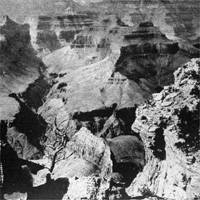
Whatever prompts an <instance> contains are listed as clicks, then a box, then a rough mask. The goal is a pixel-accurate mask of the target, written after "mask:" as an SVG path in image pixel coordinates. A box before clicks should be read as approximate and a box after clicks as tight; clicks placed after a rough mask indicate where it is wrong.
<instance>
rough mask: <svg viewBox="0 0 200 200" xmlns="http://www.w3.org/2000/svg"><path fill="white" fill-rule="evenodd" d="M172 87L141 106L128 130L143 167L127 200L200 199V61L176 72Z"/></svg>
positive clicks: (194, 61) (193, 61) (130, 189)
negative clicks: (150, 199)
mask: <svg viewBox="0 0 200 200" xmlns="http://www.w3.org/2000/svg"><path fill="white" fill-rule="evenodd" d="M174 76H175V83H174V85H171V86H167V87H164V90H163V91H162V92H160V93H157V94H154V95H153V99H152V100H151V102H150V103H149V104H145V105H143V106H140V107H139V108H138V109H137V111H136V120H135V122H134V123H133V125H132V129H133V130H134V131H135V132H138V133H139V134H140V136H141V138H142V141H143V143H144V146H145V151H146V154H145V155H146V162H147V164H146V166H145V167H144V169H143V172H141V173H139V174H138V176H137V177H136V179H135V180H134V181H133V183H132V185H131V186H130V187H129V189H128V193H129V195H131V196H135V195H136V196H138V195H139V196H141V195H143V194H144V193H145V191H147V189H148V191H149V194H150V193H151V194H152V195H156V196H160V197H166V198H169V199H176V200H183V199H185V200H186V199H187V200H189V199H195V197H196V198H197V199H198V198H199V197H200V187H199V183H200V176H199V174H200V171H199V169H200V156H199V155H200V132H199V112H200V110H199V109H200V100H199V94H200V93H199V92H200V87H199V80H200V60H199V59H193V60H192V61H191V62H189V63H187V64H185V65H184V66H183V67H181V68H179V69H178V70H177V71H176V72H175V73H174Z"/></svg>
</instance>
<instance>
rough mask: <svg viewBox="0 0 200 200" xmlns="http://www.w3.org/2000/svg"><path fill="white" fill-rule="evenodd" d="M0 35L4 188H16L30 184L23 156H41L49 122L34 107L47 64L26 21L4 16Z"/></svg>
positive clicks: (43, 88)
mask: <svg viewBox="0 0 200 200" xmlns="http://www.w3.org/2000/svg"><path fill="white" fill-rule="evenodd" d="M0 38H1V40H0V57H1V60H0V102H1V103H0V126H1V130H0V132H1V134H0V135H1V138H0V140H1V150H2V152H1V158H2V159H1V163H0V166H1V169H2V170H1V174H0V176H1V187H2V184H3V191H4V192H5V191H7V192H13V191H15V190H24V189H25V190H26V189H27V187H29V186H30V184H31V183H30V182H31V179H30V178H31V176H30V173H29V172H28V171H27V169H24V168H23V167H22V166H23V165H27V163H28V162H26V160H23V159H31V158H38V157H41V156H42V147H41V144H40V139H41V137H42V136H43V135H44V133H45V129H46V125H47V124H46V122H45V121H44V120H43V119H42V118H41V117H40V116H39V115H38V114H36V112H35V110H37V108H38V107H39V106H40V105H41V101H42V98H43V95H45V92H46V91H47V90H46V89H47V88H48V84H47V81H46V79H45V77H44V75H43V73H44V72H45V65H44V64H43V63H42V61H41V60H40V59H39V58H37V56H36V53H35V51H34V49H33V48H32V46H31V43H30V34H29V26H28V25H27V24H24V25H21V24H17V23H16V22H14V21H12V20H11V19H9V18H8V17H7V16H5V17H4V18H3V19H2V21H1V25H0ZM41 93H42V94H41ZM33 168H34V167H33ZM39 169H41V168H39ZM33 171H34V170H33ZM36 171H37V170H36ZM26 176H27V177H26ZM2 180H3V183H2ZM20 180H22V182H24V183H20ZM26 185H27V186H26Z"/></svg>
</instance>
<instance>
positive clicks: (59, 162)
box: [53, 128, 112, 178]
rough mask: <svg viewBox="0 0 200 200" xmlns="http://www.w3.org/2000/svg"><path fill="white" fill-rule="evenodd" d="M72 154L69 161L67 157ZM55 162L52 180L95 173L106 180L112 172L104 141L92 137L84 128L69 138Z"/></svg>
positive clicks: (108, 153) (108, 152)
mask: <svg viewBox="0 0 200 200" xmlns="http://www.w3.org/2000/svg"><path fill="white" fill-rule="evenodd" d="M65 154H66V155H65ZM72 154H73V156H72V158H71V159H69V156H68V155H70V156H71V155H72ZM74 156H75V157H74ZM55 162H56V163H55V168H54V170H53V177H54V178H58V177H74V176H77V177H81V176H86V175H88V176H89V175H92V174H95V173H96V174H99V175H100V176H101V177H104V178H106V177H108V175H109V173H111V171H112V160H111V155H110V148H109V146H108V144H107V143H106V141H105V140H104V139H102V138H98V137H96V136H94V135H93V134H92V133H91V132H90V131H88V130H87V129H86V128H82V129H80V131H79V132H77V133H76V134H75V135H74V136H73V137H72V138H71V140H70V141H69V142H68V143H67V145H66V149H65V150H64V149H63V151H62V152H60V154H58V156H57V159H56V161H55ZM77 165H79V166H77ZM76 166H77V167H76ZM79 168H80V169H79ZM77 169H79V170H77Z"/></svg>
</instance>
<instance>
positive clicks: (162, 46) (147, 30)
mask: <svg viewBox="0 0 200 200" xmlns="http://www.w3.org/2000/svg"><path fill="white" fill-rule="evenodd" d="M124 40H125V42H126V43H128V45H127V46H125V47H122V48H121V54H120V57H119V59H118V61H117V63H116V65H115V66H116V68H115V71H118V72H120V73H121V74H123V75H125V76H127V77H128V78H129V79H131V80H134V81H135V82H136V83H138V84H139V85H140V86H141V87H143V88H144V90H148V91H151V92H155V91H159V90H161V89H162V87H163V86H164V85H168V84H170V83H172V81H173V75H172V74H173V71H174V70H175V69H177V68H178V67H179V66H180V65H182V64H183V63H185V62H186V61H187V60H188V59H189V58H190V55H187V54H185V53H184V52H183V51H182V49H181V48H180V47H179V44H178V42H174V41H170V40H169V39H167V37H166V36H165V35H164V34H162V33H161V32H160V30H159V29H158V27H155V26H153V24H152V23H151V22H144V23H141V24H140V25H139V27H138V29H137V31H134V32H132V33H131V34H129V35H125V36H124Z"/></svg>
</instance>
